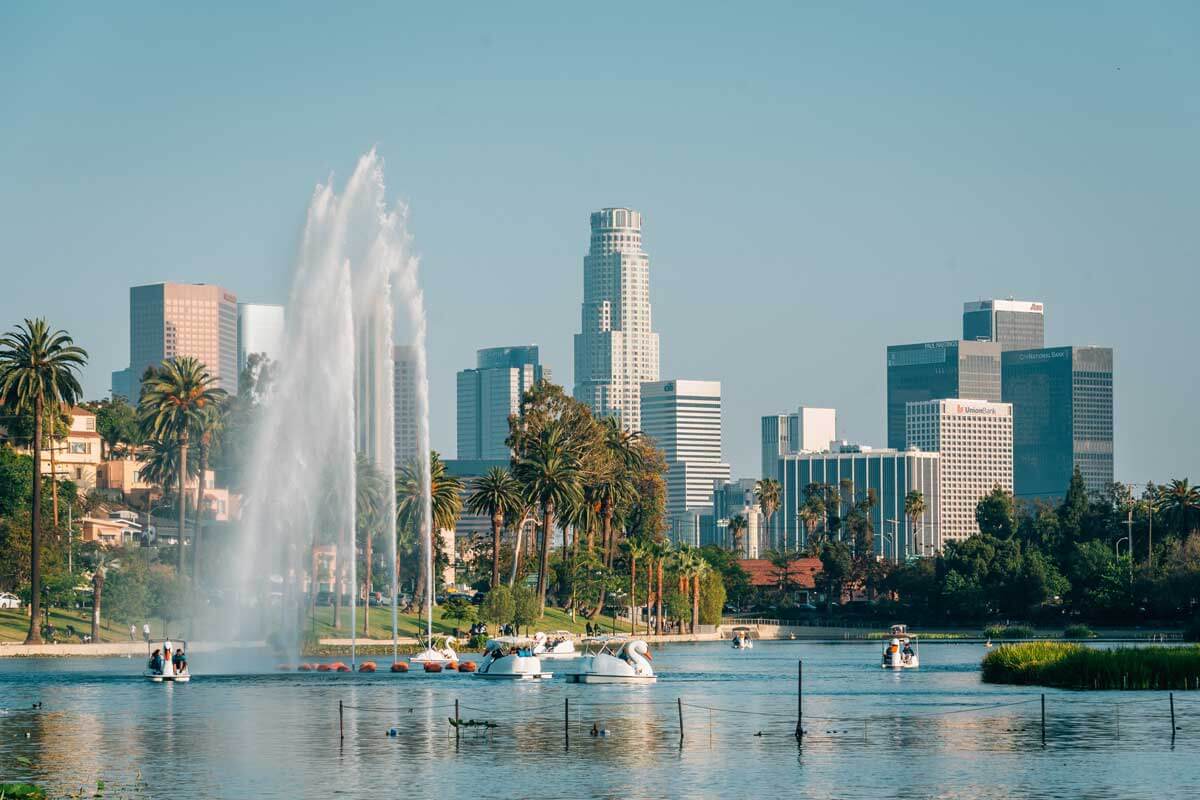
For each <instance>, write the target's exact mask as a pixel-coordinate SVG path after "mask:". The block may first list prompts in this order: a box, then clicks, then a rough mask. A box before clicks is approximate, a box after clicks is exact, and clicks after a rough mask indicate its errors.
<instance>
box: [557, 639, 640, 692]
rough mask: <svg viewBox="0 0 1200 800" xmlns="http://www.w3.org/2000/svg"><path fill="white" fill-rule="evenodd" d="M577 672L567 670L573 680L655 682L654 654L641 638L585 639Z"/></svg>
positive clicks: (583, 681) (569, 678) (587, 681)
mask: <svg viewBox="0 0 1200 800" xmlns="http://www.w3.org/2000/svg"><path fill="white" fill-rule="evenodd" d="M583 644H584V654H583V657H582V658H581V659H580V660H579V662H578V669H577V671H576V672H571V673H565V677H566V679H567V680H568V681H569V682H571V683H654V682H656V681H657V680H658V678H657V677H656V676H655V675H654V669H653V668H652V667H651V666H650V662H651V661H652V660H653V658H654V657H653V656H651V655H650V649H649V647H647V645H646V642H645V641H643V640H641V639H624V638H621V637H614V636H604V637H599V638H595V639H585V640H584V642H583Z"/></svg>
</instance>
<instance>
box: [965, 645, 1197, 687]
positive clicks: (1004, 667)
mask: <svg viewBox="0 0 1200 800" xmlns="http://www.w3.org/2000/svg"><path fill="white" fill-rule="evenodd" d="M982 667H983V680H984V681H985V682H987V683H1012V684H1020V685H1040V686H1057V687H1060V688H1064V689H1197V688H1200V647H1195V646H1184V647H1118V648H1115V649H1112V650H1099V649H1096V648H1093V647H1087V646H1085V645H1081V644H1074V643H1071V642H1022V643H1020V644H1006V645H1002V646H1000V647H998V648H996V649H995V650H993V651H992V652H990V653H988V654H987V655H986V656H985V657H984V659H983V664H982Z"/></svg>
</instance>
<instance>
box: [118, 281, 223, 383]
mask: <svg viewBox="0 0 1200 800" xmlns="http://www.w3.org/2000/svg"><path fill="white" fill-rule="evenodd" d="M237 305H238V303H237V296H236V295H234V294H233V293H232V292H230V291H227V290H225V289H222V288H221V287H220V286H212V285H209V284H204V283H155V284H150V285H148V286H134V287H132V288H130V290H129V367H128V370H127V371H126V370H119V371H118V372H114V373H113V391H114V393H116V392H118V391H124V392H128V394H126V395H124V396H126V397H127V398H128V399H130V400H135V399H136V398H137V394H138V390H139V384H140V381H141V378H142V374H143V373H144V372H145V371H146V368H147V367H155V366H158V365H159V364H160V363H162V362H163V361H165V360H167V359H172V358H182V357H183V356H191V357H192V358H195V359H197V360H198V361H200V362H201V363H202V364H204V366H205V368H206V369H207V370H208V372H209V374H210V375H212V376H213V378H215V385H216V386H217V387H218V388H220V389H224V390H225V391H227V392H229V393H230V394H236V393H237V390H238V368H237V318H238V312H237ZM121 373H124V374H121Z"/></svg>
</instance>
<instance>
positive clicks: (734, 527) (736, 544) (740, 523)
mask: <svg viewBox="0 0 1200 800" xmlns="http://www.w3.org/2000/svg"><path fill="white" fill-rule="evenodd" d="M748 527H749V523H748V522H747V521H746V515H745V514H734V515H733V516H732V517H730V518H729V536H730V538H731V539H732V540H733V552H735V553H737V554H738V555H739V556H740V555H744V554H745V552H746V549H745V542H744V541H743V537H745V535H746V528H748Z"/></svg>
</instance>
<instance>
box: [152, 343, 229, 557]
mask: <svg viewBox="0 0 1200 800" xmlns="http://www.w3.org/2000/svg"><path fill="white" fill-rule="evenodd" d="M224 397H225V391H224V390H223V389H219V388H217V386H216V379H215V378H214V377H213V376H212V375H210V374H209V373H208V370H206V369H205V368H204V365H203V364H202V363H200V361H198V360H197V359H195V358H192V357H191V356H184V357H182V358H177V359H171V360H168V361H164V362H162V365H161V366H160V367H159V368H158V369H157V370H156V371H155V374H154V377H153V378H152V379H151V380H150V381H148V382H146V383H145V384H143V386H142V397H141V401H140V403H139V406H138V410H139V415H140V417H141V426H142V432H143V434H144V435H145V436H146V438H147V439H156V440H158V441H159V442H164V443H170V444H172V445H173V446H174V447H175V448H177V450H178V453H179V457H178V463H179V468H178V469H177V470H176V473H177V474H176V480H177V483H178V484H179V493H178V498H179V508H178V511H179V530H178V534H179V547H178V549H177V550H176V553H175V571H176V572H177V573H178V574H179V575H180V576H181V577H182V575H183V550H184V546H185V544H184V541H185V535H184V534H185V524H184V523H185V516H184V509H185V507H186V505H187V504H186V502H185V488H186V487H185V481H184V477H185V476H186V475H187V456H188V445H189V442H190V441H191V436H192V432H193V431H194V430H195V429H196V428H197V427H198V426H199V425H200V423H201V419H202V417H203V415H204V414H205V413H206V410H207V408H208V407H209V406H213V405H217V404H218V403H220V402H221V401H222V400H223V399H224Z"/></svg>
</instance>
